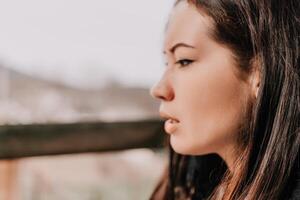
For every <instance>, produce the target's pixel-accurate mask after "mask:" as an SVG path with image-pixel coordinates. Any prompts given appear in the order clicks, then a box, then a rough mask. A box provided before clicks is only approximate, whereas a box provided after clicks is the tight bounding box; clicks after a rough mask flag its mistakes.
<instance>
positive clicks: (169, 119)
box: [159, 112, 180, 134]
mask: <svg viewBox="0 0 300 200" xmlns="http://www.w3.org/2000/svg"><path fill="white" fill-rule="evenodd" d="M159 114H160V116H161V118H163V119H166V121H165V126H164V128H165V131H166V132H167V133H169V134H172V133H174V132H175V131H176V130H177V129H178V125H179V123H180V121H179V120H178V119H176V118H175V117H173V116H171V115H169V114H167V113H164V112H160V113H159Z"/></svg>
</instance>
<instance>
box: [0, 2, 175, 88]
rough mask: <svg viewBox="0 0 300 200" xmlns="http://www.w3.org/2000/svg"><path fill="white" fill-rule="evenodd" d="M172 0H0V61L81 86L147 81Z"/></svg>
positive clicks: (156, 73) (156, 74) (159, 67)
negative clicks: (108, 82)
mask: <svg viewBox="0 0 300 200" xmlns="http://www.w3.org/2000/svg"><path fill="white" fill-rule="evenodd" d="M173 2H174V0H163V1H162V0H151V1H149V0H127V1H124V0H115V1H104V0H47V1H46V0H26V1H22V0H6V1H4V0H0V27H1V31H0V64H1V65H4V66H7V67H10V68H13V69H16V70H18V71H21V72H25V73H27V74H30V75H34V76H39V77H42V78H46V79H49V80H54V81H59V82H64V83H67V84H69V85H72V86H75V87H81V88H98V87H102V86H103V85H105V84H106V83H107V80H108V78H109V77H112V78H114V79H116V80H117V81H119V82H121V83H122V84H124V85H126V86H135V87H136V86H138V87H149V86H151V85H152V84H154V83H155V82H156V81H157V80H158V79H159V78H160V76H161V73H162V71H163V68H164V66H163V61H162V60H163V56H162V48H163V34H164V27H165V24H166V21H167V18H168V15H169V12H170V10H171V7H172V4H173Z"/></svg>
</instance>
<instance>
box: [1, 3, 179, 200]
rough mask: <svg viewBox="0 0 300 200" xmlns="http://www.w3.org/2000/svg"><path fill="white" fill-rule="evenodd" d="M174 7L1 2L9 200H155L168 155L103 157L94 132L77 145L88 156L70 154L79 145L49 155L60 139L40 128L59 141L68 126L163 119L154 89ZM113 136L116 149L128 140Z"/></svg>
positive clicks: (111, 152)
mask: <svg viewBox="0 0 300 200" xmlns="http://www.w3.org/2000/svg"><path fill="white" fill-rule="evenodd" d="M172 4H173V0H164V1H160V0H152V1H147V0H128V1H121V0H118V1H96V0H85V1H83V0H51V1H41V0H27V1H20V0H9V1H8V0H7V1H4V0H1V1H0V27H1V31H0V125H1V128H0V146H1V145H2V147H1V148H0V157H1V160H0V199H5V200H54V199H55V200H60V199H62V200H68V199H70V200H71V199H72V200H77V199H80V200H98V199H99V200H102V199H109V200H114V199H116V200H117V199H118V200H127V199H128V200H135V199H136V200H143V199H145V200H146V199H148V198H149V195H150V194H151V192H152V190H153V189H154V187H155V184H156V182H157V181H158V179H159V177H160V175H161V174H162V171H163V169H164V167H165V165H166V163H167V152H166V150H165V149H163V148H151V147H152V146H151V145H150V146H147V145H145V147H143V145H139V147H138V148H131V147H130V146H128V149H126V146H125V147H122V148H119V150H115V149H110V148H106V149H107V150H105V148H104V150H103V148H102V147H101V145H100V143H101V142H98V143H97V142H95V144H94V143H93V145H94V146H93V147H95V146H97V144H99V145H100V147H97V148H99V149H101V152H100V151H99V152H97V151H96V150H93V149H92V148H90V149H89V147H91V146H89V145H90V144H91V143H92V141H93V140H94V139H93V137H90V138H86V137H87V136H89V135H88V134H91V133H90V132H89V133H87V134H86V137H85V136H84V135H85V132H84V131H83V132H80V133H77V134H76V136H75V135H74V137H77V138H76V139H77V140H79V141H80V140H81V139H82V138H80V137H85V138H84V141H85V143H86V146H85V147H84V148H85V149H84V148H83V149H80V150H78V151H75V150H74V149H76V145H73V147H72V148H73V150H68V152H67V151H62V150H63V148H64V146H66V144H65V143H68V141H72V140H70V139H66V140H62V141H66V142H60V144H59V145H60V146H59V148H61V149H60V150H57V151H56V152H51V149H50V151H49V150H47V151H48V152H47V153H43V152H41V151H40V150H39V148H40V149H43V148H44V147H45V148H46V146H47V145H45V144H46V141H47V140H49V141H50V139H51V136H48V138H45V137H44V135H43V134H44V133H43V132H45V130H46V129H44V128H43V126H38V127H36V125H44V126H47V127H48V128H47V131H49V130H51V131H50V133H49V134H52V135H54V136H57V135H59V134H60V133H62V135H63V134H64V131H61V132H57V131H55V130H56V127H60V125H65V124H69V125H70V124H71V125H72V126H74V127H82V126H85V123H90V122H93V123H98V122H99V123H100V122H101V123H102V122H104V123H114V122H120V121H122V122H139V121H145V120H146V121H147V120H148V119H158V118H159V115H158V108H159V102H158V101H156V100H154V99H152V98H151V96H150V94H149V90H150V87H151V86H152V85H153V84H154V83H155V82H156V81H158V80H159V78H160V76H161V74H162V72H163V69H164V66H163V57H162V44H163V34H164V28H165V24H166V22H167V18H168V14H169V11H170V10H171V7H172ZM99 126H100V127H101V126H102V125H99ZM149 127H150V126H149ZM141 128H143V127H141ZM15 130H19V132H16V131H15ZM32 130H38V133H36V132H37V131H35V132H34V131H32ZM60 130H62V129H60ZM64 130H65V129H64ZM70 130H71V129H70ZM72 130H74V129H72ZM85 130H86V129H85ZM88 130H90V129H88ZM139 130H140V129H139ZM101 131H102V132H101V134H105V135H109V131H107V132H106V133H104V131H103V130H101ZM87 132H88V131H87ZM94 132H96V133H93V134H97V131H95V130H94ZM124 132H126V131H125V129H124ZM127 132H128V131H127ZM129 132H130V131H129ZM145 132H146V130H145ZM152 132H153V131H152ZM47 133H48V132H47ZM122 133H123V132H122V131H120V132H119V133H118V134H120V135H121V134H122ZM39 134H40V135H39ZM68 134H70V137H73V135H72V134H73V133H72V131H69V132H68ZM128 134H130V133H128ZM135 134H136V135H137V137H138V136H139V135H143V134H144V133H143V131H140V132H136V133H135ZM78 137H79V138H78ZM111 137H114V138H111V139H107V141H108V142H110V141H114V140H118V137H116V136H115V135H111ZM49 138H50V139H49ZM63 139H64V138H63ZM77 140H76V141H77ZM1 141H2V142H1ZM6 141H9V142H6ZM28 141H30V142H31V143H26V142H28ZM29 144H31V145H29ZM32 144H33V145H32ZM38 144H40V146H39V148H37V150H36V149H34V148H35V146H37V145H38ZM69 146H72V143H70V144H69ZM74 146H75V147H74ZM79 146H80V145H79ZM133 146H134V145H133ZM66 148H67V147H66ZM68 148H69V147H68ZM97 148H94V149H97ZM116 149H118V148H116ZM121 149H122V150H121ZM1 151H2V152H1ZM27 151H28V152H30V153H26V152H27ZM45 152H46V151H45ZM66 152H67V153H66ZM69 153H71V154H69ZM51 154H56V155H51ZM37 155H39V156H37Z"/></svg>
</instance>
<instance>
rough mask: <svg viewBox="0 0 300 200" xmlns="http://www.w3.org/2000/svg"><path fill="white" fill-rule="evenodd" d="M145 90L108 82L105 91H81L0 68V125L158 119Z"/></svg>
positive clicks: (155, 102) (152, 103)
mask: <svg viewBox="0 0 300 200" xmlns="http://www.w3.org/2000/svg"><path fill="white" fill-rule="evenodd" d="M158 103H159V102H157V101H156V100H154V99H153V98H151V96H150V94H149V88H138V87H137V88H127V87H123V86H122V85H120V84H119V83H118V82H116V81H114V80H111V82H110V83H108V84H107V86H106V87H105V88H102V89H99V90H95V89H94V90H84V89H78V88H72V87H70V86H66V85H63V84H60V83H56V82H52V81H49V80H43V79H41V78H38V77H33V76H30V75H26V74H23V73H20V72H17V71H15V70H12V69H7V68H4V67H1V66H0V110H1V112H0V124H7V123H46V122H59V123H64V122H74V121H96V120H103V121H105V120H108V121H114V120H135V119H141V118H149V117H158V106H159V105H158Z"/></svg>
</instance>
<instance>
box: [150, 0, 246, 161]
mask: <svg viewBox="0 0 300 200" xmlns="http://www.w3.org/2000/svg"><path fill="white" fill-rule="evenodd" d="M212 27H213V23H212V21H211V19H210V18H209V17H208V16H206V15H205V14H201V13H200V12H199V10H197V9H196V8H194V7H193V6H191V5H189V4H188V3H184V2H182V3H179V4H178V5H177V6H176V7H175V8H174V9H173V11H172V13H171V16H170V21H169V23H168V27H167V30H166V33H165V43H164V51H165V52H166V61H167V63H168V65H167V66H166V69H165V71H164V74H163V76H162V77H161V79H160V81H159V82H158V83H157V84H156V85H154V86H153V87H152V89H151V95H152V96H154V97H156V98H159V99H160V100H161V106H160V110H163V111H165V112H168V113H169V114H172V116H174V117H176V118H177V119H179V121H180V123H179V124H178V128H177V130H176V131H175V132H174V133H172V134H171V135H170V137H171V138H170V139H171V140H170V142H171V146H172V147H173V149H174V151H176V152H177V153H181V154H185V155H203V154H208V153H217V154H219V155H220V156H221V157H222V158H223V159H224V160H225V161H226V162H227V164H229V163H230V162H233V157H234V156H233V154H234V153H233V149H235V148H236V147H237V145H238V144H236V139H237V134H238V128H239V126H240V124H241V123H242V119H243V114H244V107H245V105H246V102H247V100H248V99H249V98H250V95H251V94H250V88H249V82H248V80H249V79H247V80H246V81H245V80H244V81H243V80H242V79H241V78H239V77H238V75H237V73H236V71H237V69H238V67H237V66H236V63H235V61H234V59H233V57H232V52H231V50H230V49H229V48H227V47H226V46H224V45H221V44H219V43H217V42H216V41H214V40H213V39H212V38H211V37H210V36H209V31H211V28H212ZM177 43H185V44H189V45H191V46H193V47H194V48H189V47H182V46H180V47H178V48H176V50H175V51H174V52H170V51H169V49H170V48H171V47H172V46H173V45H175V44H177ZM180 59H190V60H193V62H192V63H191V64H189V65H187V66H180V65H179V64H174V63H175V62H176V61H178V60H180Z"/></svg>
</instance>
